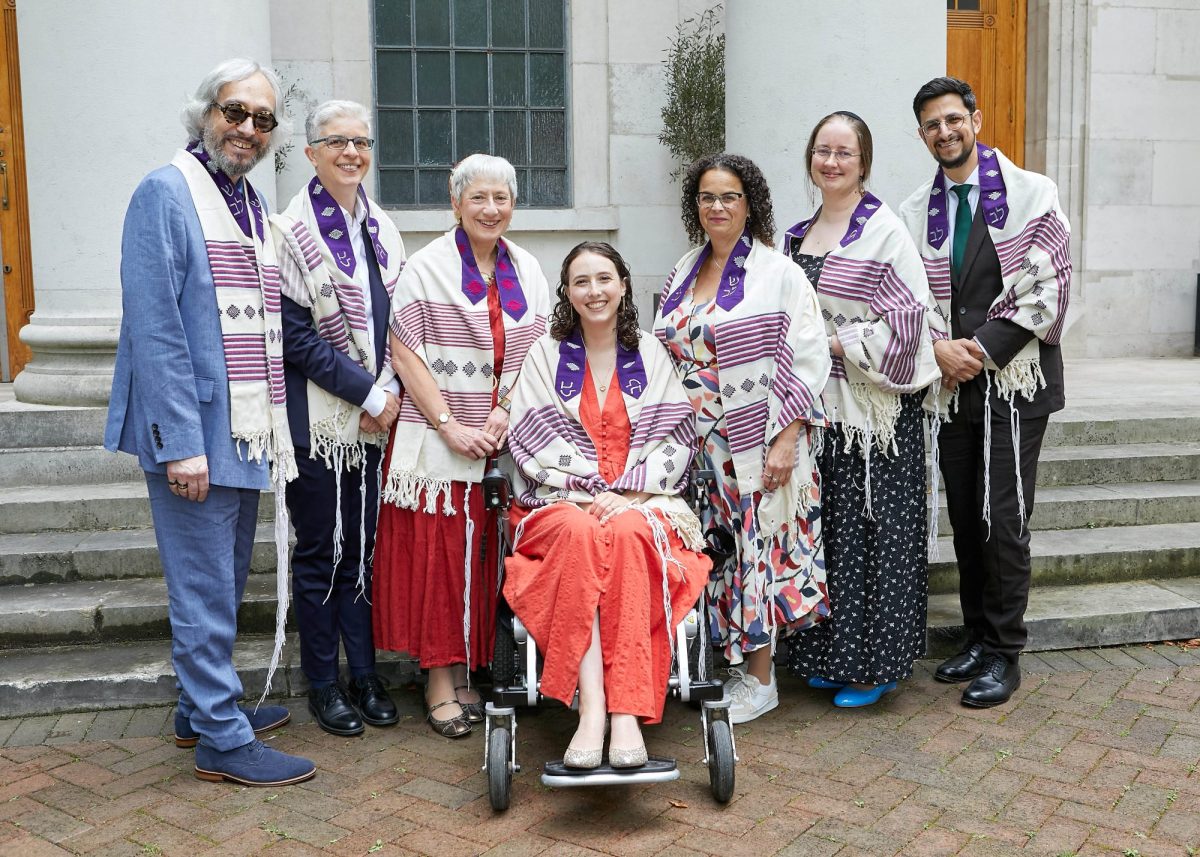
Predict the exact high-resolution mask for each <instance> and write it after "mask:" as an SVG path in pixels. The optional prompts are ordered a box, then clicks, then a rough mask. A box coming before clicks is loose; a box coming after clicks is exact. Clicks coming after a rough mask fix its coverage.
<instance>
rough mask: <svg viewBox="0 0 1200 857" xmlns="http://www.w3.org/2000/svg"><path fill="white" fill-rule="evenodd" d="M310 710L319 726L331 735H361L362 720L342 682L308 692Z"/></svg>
mask: <svg viewBox="0 0 1200 857" xmlns="http://www.w3.org/2000/svg"><path fill="white" fill-rule="evenodd" d="M308 710H309V711H311V712H312V714H313V717H315V718H316V719H317V725H318V726H320V727H321V728H322V729H324V730H325V731H326V732H328V733H329V734H330V735H360V734H362V731H363V722H362V719H361V718H360V717H359V716H358V712H357V711H355V710H354V708H353V707H352V706H351V705H350V700H348V699H347V698H346V689H345V688H344V687H342V684H341V682H336V681H335V682H334V683H333V684H331V685H327V686H325V687H321V688H311V689H310V690H309V691H308Z"/></svg>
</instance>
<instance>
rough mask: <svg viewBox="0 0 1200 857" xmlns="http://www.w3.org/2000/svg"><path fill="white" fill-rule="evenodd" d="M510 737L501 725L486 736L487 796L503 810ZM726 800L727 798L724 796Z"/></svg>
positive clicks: (509, 784)
mask: <svg viewBox="0 0 1200 857" xmlns="http://www.w3.org/2000/svg"><path fill="white" fill-rule="evenodd" d="M511 753H512V737H511V736H510V735H509V734H508V730H507V729H505V728H503V727H494V728H493V729H492V732H491V735H490V736H489V737H488V748H487V773H488V797H489V798H491V801H492V809H494V810H495V811H496V812H503V811H504V810H506V809H508V800H509V796H510V793H511V792H512V767H511V766H510V764H509V762H510V756H511ZM726 800H728V798H726Z"/></svg>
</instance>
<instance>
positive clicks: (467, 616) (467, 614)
mask: <svg viewBox="0 0 1200 857" xmlns="http://www.w3.org/2000/svg"><path fill="white" fill-rule="evenodd" d="M463 514H464V515H466V518H467V549H466V556H465V557H463V645H464V646H465V647H466V651H467V689H468V690H470V688H471V559H472V557H471V554H472V553H473V551H472V550H471V547H472V545H473V543H474V541H475V521H474V520H473V519H472V518H471V485H470V483H468V484H467V486H466V488H465V490H464V491H463ZM484 537H485V538H486V534H485V536H484Z"/></svg>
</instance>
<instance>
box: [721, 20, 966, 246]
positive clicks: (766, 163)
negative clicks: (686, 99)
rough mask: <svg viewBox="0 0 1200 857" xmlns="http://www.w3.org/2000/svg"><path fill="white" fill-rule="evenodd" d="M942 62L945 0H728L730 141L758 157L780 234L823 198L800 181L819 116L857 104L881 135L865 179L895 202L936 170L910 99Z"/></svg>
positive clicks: (876, 139) (884, 197)
mask: <svg viewBox="0 0 1200 857" xmlns="http://www.w3.org/2000/svg"><path fill="white" fill-rule="evenodd" d="M901 7H902V8H901ZM945 72H946V4H945V3H943V2H941V0H921V2H909V3H902V4H898V3H894V2H889V0H864V2H860V3H855V4H852V5H851V6H848V7H844V6H831V5H830V4H829V3H827V2H824V0H758V2H754V3H740V2H739V3H726V4H725V129H726V148H727V149H728V150H729V151H732V152H738V153H740V154H744V155H746V156H747V157H749V158H751V159H752V160H754V162H755V163H757V164H758V165H759V167H761V168H762V171H763V173H764V174H765V175H766V178H767V181H768V183H769V184H770V186H771V197H772V200H773V202H774V206H775V225H776V227H777V228H778V230H779V231H780V233H782V231H783V230H784V229H786V228H787V227H789V226H791V225H792V224H793V223H795V222H797V221H798V220H801V219H803V218H804V217H807V216H808V215H809V214H811V213H812V212H813V211H814V210H815V208H816V205H815V202H813V201H811V199H812V198H811V197H810V196H809V187H808V184H807V183H806V181H805V174H806V164H805V163H804V147H805V144H806V143H807V142H808V135H809V133H810V132H811V131H812V128H813V126H814V125H815V124H816V123H817V120H819V119H820V118H821V117H822V116H825V115H826V114H828V113H831V112H833V111H834V110H851V111H853V112H854V113H857V114H858V115H859V116H861V117H862V118H863V119H864V120H865V121H866V123H867V125H868V126H869V127H870V128H871V136H872V137H873V139H874V143H875V160H874V166H873V167H872V175H871V180H870V182H869V184H868V186H869V187H870V189H871V190H872V191H873V192H874V193H875V194H876V195H877V196H878V197H879V198H880V199H882V200H884V201H885V202H886V203H888V205H890V206H892V208H898V207H899V204H900V203H901V202H902V201H903V200H904V199H905V198H906V197H907V196H908V195H909V194H910V193H912V191H913V190H915V189H916V187H917V185H919V184H920V183H921V182H922V181H924V180H925V179H927V178H928V177H929V176H930V175H932V174H933V171H934V169H936V166H935V164H934V162H933V160H932V158H930V156H929V153H928V151H926V149H925V145H924V143H922V142H921V140H920V139H919V138H918V136H917V133H916V127H917V123H916V120H915V119H914V118H913V114H912V99H913V95H915V94H916V91H917V89H918V88H919V87H920V86H921V84H923V83H925V82H926V81H927V80H929V79H930V78H933V77H936V76H938V75H940V74H945Z"/></svg>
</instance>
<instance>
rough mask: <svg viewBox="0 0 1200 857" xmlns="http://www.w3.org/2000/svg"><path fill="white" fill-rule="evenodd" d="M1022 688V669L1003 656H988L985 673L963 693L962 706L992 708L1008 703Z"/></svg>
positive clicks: (984, 668) (984, 667)
mask: <svg viewBox="0 0 1200 857" xmlns="http://www.w3.org/2000/svg"><path fill="white" fill-rule="evenodd" d="M1020 686H1021V668H1020V667H1019V666H1017V665H1016V664H1015V663H1013V662H1012V661H1010V660H1008V658H1006V657H1004V656H1003V655H988V656H987V660H986V661H985V663H984V665H983V672H981V673H980V674H979V677H978V678H976V679H975V681H973V682H971V684H970V685H968V686H967V689H966V690H964V691H963V695H962V704H963V705H966V706H970V707H971V708H991V707H992V706H993V705H1003V704H1004V703H1006V702H1008V699H1009V697H1010V696H1012V695H1013V691H1015V690H1016V689H1017V688H1018V687H1020Z"/></svg>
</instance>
